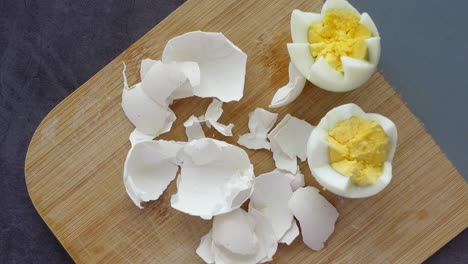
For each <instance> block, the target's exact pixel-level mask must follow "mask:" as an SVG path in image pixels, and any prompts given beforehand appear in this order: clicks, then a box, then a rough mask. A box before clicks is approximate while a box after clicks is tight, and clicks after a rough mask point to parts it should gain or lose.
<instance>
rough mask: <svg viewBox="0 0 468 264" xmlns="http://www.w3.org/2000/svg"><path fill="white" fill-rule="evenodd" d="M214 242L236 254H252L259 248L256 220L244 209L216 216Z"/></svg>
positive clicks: (213, 232) (213, 231) (213, 230)
mask: <svg viewBox="0 0 468 264" xmlns="http://www.w3.org/2000/svg"><path fill="white" fill-rule="evenodd" d="M212 234H213V242H215V243H216V244H217V245H218V246H223V247H224V248H226V249H227V250H229V251H231V252H232V253H235V254H241V255H252V254H255V252H257V250H258V248H259V242H258V238H257V236H256V234H255V220H254V219H252V216H250V215H249V214H247V213H246V212H245V211H244V210H242V209H236V210H234V211H232V212H229V213H225V214H221V215H218V216H216V217H214V220H213V229H212Z"/></svg>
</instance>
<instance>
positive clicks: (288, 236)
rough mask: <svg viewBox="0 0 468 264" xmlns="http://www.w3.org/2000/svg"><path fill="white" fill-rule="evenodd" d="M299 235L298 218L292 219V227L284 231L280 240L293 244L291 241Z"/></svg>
mask: <svg viewBox="0 0 468 264" xmlns="http://www.w3.org/2000/svg"><path fill="white" fill-rule="evenodd" d="M298 236H299V227H298V226H297V223H296V220H294V219H293V220H292V223H291V227H290V228H289V229H288V231H286V233H284V236H283V237H282V238H281V239H280V240H279V242H280V243H284V244H286V245H288V246H289V245H291V243H292V242H293V241H294V240H295V239H296V237H298Z"/></svg>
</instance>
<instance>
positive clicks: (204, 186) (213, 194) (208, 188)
mask: <svg viewBox="0 0 468 264" xmlns="http://www.w3.org/2000/svg"><path fill="white" fill-rule="evenodd" d="M177 157H178V159H179V160H180V161H181V162H182V165H181V172H180V175H179V178H178V180H177V193H176V194H175V195H173V196H172V198H171V206H172V207H173V208H175V209H177V210H179V211H182V212H185V213H188V214H190V215H196V216H200V217H201V218H203V219H211V218H212V217H213V216H215V215H219V214H222V213H227V212H230V211H232V210H234V209H236V208H239V207H240V206H241V205H242V203H244V202H245V201H246V200H247V199H248V198H249V197H250V194H251V192H252V187H253V184H254V178H255V175H254V173H253V166H252V164H251V163H250V160H249V157H248V155H247V153H246V152H245V151H244V150H242V149H241V148H239V147H237V146H234V145H230V144H228V143H226V142H223V141H218V140H215V139H211V138H203V139H198V140H193V141H190V142H188V143H187V144H186V145H185V146H184V147H183V148H182V149H181V150H180V151H179V153H178V154H177Z"/></svg>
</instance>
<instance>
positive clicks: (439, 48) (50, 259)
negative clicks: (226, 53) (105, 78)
mask: <svg viewBox="0 0 468 264" xmlns="http://www.w3.org/2000/svg"><path fill="white" fill-rule="evenodd" d="M183 2H184V1H182V0H171V1H164V0H141V1H129V0H115V1H112V0H100V1H87V0H81V1H70V0H60V1H52V0H43V1H37V0H36V1H33V0H24V1H18V0H0V56H1V59H0V263H70V262H72V260H71V259H70V257H69V256H68V254H67V253H66V251H65V250H64V249H63V248H62V246H61V245H60V243H59V242H58V241H57V239H56V238H55V237H54V236H53V234H52V233H51V232H50V230H49V229H48V227H47V226H46V224H45V223H44V222H43V221H42V219H41V218H40V217H39V215H38V213H37V212H36V210H35V209H34V207H33V205H32V203H31V200H30V198H29V195H28V193H27V190H26V185H25V181H24V159H25V155H26V150H27V148H28V144H29V141H30V140H31V137H32V135H33V133H34V130H35V129H36V127H37V126H38V125H39V123H40V121H41V120H42V119H43V118H44V117H45V115H46V114H47V113H48V112H49V111H50V110H52V108H53V107H54V106H56V105H57V104H58V103H59V102H60V101H61V100H63V99H64V98H65V97H66V96H67V95H69V94H70V93H71V92H73V91H74V90H75V89H77V88H78V87H79V86H80V85H81V84H83V83H84V82H85V81H86V80H88V79H89V78H90V77H92V76H93V75H94V74H95V73H96V72H97V71H99V70H100V69H101V68H103V67H104V66H105V65H106V64H107V63H109V62H110V61H111V60H112V59H113V58H115V57H116V56H117V55H119V54H120V53H121V52H122V51H124V50H125V49H126V48H127V47H129V46H130V45H131V44H132V43H133V42H135V41H136V40H137V39H138V38H140V37H141V36H142V35H143V34H144V33H146V32H147V31H148V30H150V29H151V28H152V27H153V26H155V25H156V24H157V23H158V22H159V21H161V20H162V19H163V18H164V17H166V16H167V15H168V14H169V13H171V12H172V11H173V10H175V9H176V8H177V7H178V6H179V5H180V4H182V3H183ZM351 2H353V4H356V6H357V7H358V8H359V9H360V10H366V11H368V12H369V13H370V14H371V15H372V16H373V18H374V20H375V22H376V23H377V25H378V26H379V30H380V31H381V35H382V36H383V40H384V41H383V53H382V54H383V56H382V61H381V64H380V69H381V70H382V71H383V73H384V75H385V77H386V78H387V79H388V80H389V81H390V83H391V84H392V85H393V86H394V87H396V89H397V90H398V91H399V92H400V93H401V94H402V95H403V98H404V99H405V100H406V101H407V102H408V104H409V106H410V108H411V109H412V111H414V112H415V113H416V115H417V116H418V117H419V118H421V120H422V121H423V122H424V123H425V125H426V127H427V128H428V129H429V131H430V132H431V134H432V135H433V136H434V137H435V139H436V141H437V142H438V143H439V144H440V145H441V147H442V149H443V150H444V151H445V152H446V153H447V155H448V157H449V158H450V159H451V160H452V161H453V162H454V163H455V165H456V166H457V168H458V169H459V170H460V172H461V173H462V174H463V175H465V177H466V176H467V175H468V152H467V150H466V149H465V148H463V146H465V147H466V146H468V122H466V113H468V111H467V107H466V104H465V103H464V102H465V101H466V99H468V90H467V88H468V83H467V80H468V79H467V78H466V77H465V75H466V73H465V71H466V69H467V67H466V62H467V61H468V52H467V47H468V46H466V43H467V42H468V31H467V30H466V29H465V27H466V14H465V10H466V9H467V7H468V2H466V1H461V0H452V1H450V4H449V2H446V1H435V0H426V1H423V0H418V1H405V0H388V1H383V0H381V1H378V0H355V1H351ZM423 2H424V5H423V4H422V3H423ZM454 2H457V3H454ZM457 6H458V8H455V7H457ZM463 43H465V44H463ZM463 45H465V46H464V47H463ZM462 120H464V121H463V122H461V121H462ZM467 248H468V232H467V231H466V230H465V231H464V232H463V233H462V234H460V235H458V236H457V237H456V238H455V239H453V240H452V241H451V242H450V243H448V244H447V245H446V246H445V247H443V248H442V249H441V250H440V251H438V252H437V253H436V254H435V255H433V256H432V257H431V258H429V259H428V260H427V263H468V250H467Z"/></svg>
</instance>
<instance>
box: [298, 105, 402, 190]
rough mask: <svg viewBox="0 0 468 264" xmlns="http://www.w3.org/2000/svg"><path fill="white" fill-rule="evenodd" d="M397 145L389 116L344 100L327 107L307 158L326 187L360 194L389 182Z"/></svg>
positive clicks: (312, 138) (395, 130)
mask: <svg viewBox="0 0 468 264" xmlns="http://www.w3.org/2000/svg"><path fill="white" fill-rule="evenodd" d="M396 145H397V129H396V126H395V124H394V123H393V122H392V121H391V120H390V119H388V118H386V117H384V116H382V115H379V114H370V113H365V112H364V111H362V109H361V108H360V107H359V106H357V105H355V104H345V105H342V106H339V107H336V108H334V109H332V110H331V111H329V112H328V113H327V114H326V115H325V117H323V118H322V119H321V120H320V123H319V124H318V125H317V127H316V128H315V129H314V130H313V131H312V133H311V135H310V138H309V141H308V143H307V160H308V162H309V167H310V170H311V172H312V175H313V176H314V177H315V179H316V180H317V181H318V182H319V183H320V184H321V185H322V186H323V187H324V188H325V189H327V190H329V191H331V192H333V193H335V194H338V195H340V196H343V197H348V198H363V197H368V196H371V195H374V194H376V193H378V192H380V191H382V190H383V189H384V188H385V187H386V186H387V185H388V184H389V183H390V180H391V179H392V160H393V156H394V155H395V150H396Z"/></svg>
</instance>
